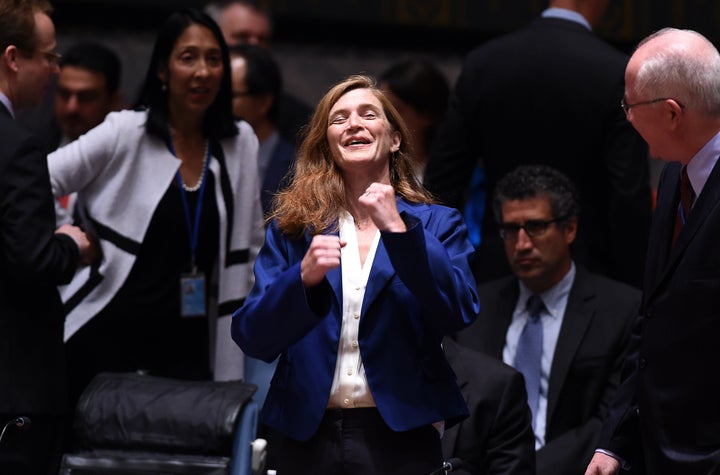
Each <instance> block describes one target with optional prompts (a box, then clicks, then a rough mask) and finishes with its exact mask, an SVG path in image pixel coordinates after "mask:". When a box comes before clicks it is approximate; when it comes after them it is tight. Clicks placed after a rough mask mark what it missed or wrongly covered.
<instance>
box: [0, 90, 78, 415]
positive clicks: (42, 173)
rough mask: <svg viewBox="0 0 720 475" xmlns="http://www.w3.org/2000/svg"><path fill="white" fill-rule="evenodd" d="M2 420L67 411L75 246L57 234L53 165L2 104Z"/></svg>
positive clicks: (0, 273) (71, 241)
mask: <svg viewBox="0 0 720 475" xmlns="http://www.w3.org/2000/svg"><path fill="white" fill-rule="evenodd" d="M0 144H2V146H0V413H5V414H8V413H9V414H15V413H17V414H18V415H21V414H23V413H35V414H36V413H60V412H63V410H64V409H65V400H64V391H65V366H64V353H63V313H62V309H61V306H60V296H59V294H58V291H57V287H56V286H57V285H58V284H61V283H67V282H69V281H70V279H71V278H72V276H73V274H74V272H75V268H76V265H77V260H78V249H77V246H76V245H75V242H74V241H73V240H72V238H70V237H69V236H67V235H58V234H54V231H55V211H54V206H53V197H52V194H51V192H50V178H49V176H48V169H47V160H46V157H45V154H44V153H43V152H42V151H41V148H40V145H39V143H38V141H37V140H36V139H35V138H34V137H33V136H32V135H31V134H30V133H29V132H27V131H26V130H25V129H23V128H22V127H21V126H19V125H18V124H17V123H16V122H15V121H14V120H13V119H12V117H11V116H10V113H9V112H8V111H7V109H5V107H4V106H2V105H1V104H0Z"/></svg>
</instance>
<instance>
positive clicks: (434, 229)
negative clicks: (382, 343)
mask: <svg viewBox="0 0 720 475" xmlns="http://www.w3.org/2000/svg"><path fill="white" fill-rule="evenodd" d="M430 209H431V211H430V216H429V218H428V219H427V221H426V223H425V224H423V222H422V221H421V220H420V219H419V218H418V217H416V216H413V215H412V214H410V213H411V211H410V212H405V211H403V212H401V216H402V218H403V220H404V221H405V224H406V226H407V228H408V229H407V231H406V232H404V233H390V232H385V231H383V232H382V233H381V236H382V240H383V244H384V245H385V247H386V249H387V252H388V256H389V257H390V262H391V263H392V266H393V268H394V269H395V272H397V275H398V277H400V280H402V282H403V283H404V284H405V285H406V286H407V288H408V289H409V290H410V292H411V293H412V294H413V296H414V297H415V298H416V299H417V300H418V301H419V302H420V304H421V306H422V308H423V309H424V310H425V311H423V312H422V315H423V316H424V317H425V318H426V321H425V323H426V324H427V325H428V327H429V328H431V329H432V330H433V332H434V333H435V334H436V335H438V336H443V335H447V334H449V333H452V332H455V331H459V330H461V329H463V328H465V327H466V326H468V325H470V324H471V323H472V322H473V321H475V318H476V317H477V314H478V313H479V312H480V300H479V298H478V296H477V285H476V284H475V278H474V277H473V274H472V271H471V270H470V259H471V258H472V256H473V254H474V252H475V250H474V248H473V247H472V244H470V241H468V239H467V228H466V227H465V224H464V223H463V220H462V216H461V215H460V213H459V212H458V211H457V210H454V209H451V208H446V207H444V206H438V205H432V206H431V207H430Z"/></svg>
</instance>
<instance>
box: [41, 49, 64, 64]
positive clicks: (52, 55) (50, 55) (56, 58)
mask: <svg viewBox="0 0 720 475" xmlns="http://www.w3.org/2000/svg"><path fill="white" fill-rule="evenodd" d="M40 54H42V55H43V56H45V61H47V62H48V65H49V66H50V67H51V68H54V67H55V66H57V65H58V64H59V63H60V58H62V55H61V54H60V53H56V52H55V51H40Z"/></svg>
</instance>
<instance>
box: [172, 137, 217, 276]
mask: <svg viewBox="0 0 720 475" xmlns="http://www.w3.org/2000/svg"><path fill="white" fill-rule="evenodd" d="M168 148H169V149H170V153H172V154H173V155H174V156H176V157H177V155H176V154H175V147H174V146H173V143H172V139H170V140H169V141H168ZM209 166H210V147H209V146H208V147H207V156H206V157H205V167H204V169H203V171H202V177H203V181H202V183H201V184H200V191H199V193H198V200H197V204H196V205H195V222H194V223H193V222H192V221H191V219H190V204H189V203H188V199H187V193H186V192H185V188H184V187H183V181H182V177H181V176H180V169H178V171H176V172H175V181H177V184H178V186H179V187H180V196H182V203H183V209H184V210H185V222H186V223H187V228H188V235H189V236H190V259H191V261H190V262H191V266H192V267H191V269H192V273H193V274H195V273H197V267H196V265H195V249H197V243H198V235H199V234H200V215H201V214H202V203H203V196H204V195H205V183H206V182H207V171H208V167H209Z"/></svg>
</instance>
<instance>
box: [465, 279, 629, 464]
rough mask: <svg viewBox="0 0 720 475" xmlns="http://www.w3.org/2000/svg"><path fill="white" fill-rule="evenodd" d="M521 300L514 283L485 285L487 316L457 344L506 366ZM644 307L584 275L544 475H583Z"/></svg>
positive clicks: (558, 352) (565, 342) (556, 365)
mask: <svg viewBox="0 0 720 475" xmlns="http://www.w3.org/2000/svg"><path fill="white" fill-rule="evenodd" d="M518 292H519V289H518V282H517V279H516V278H515V277H508V278H504V279H500V280H497V281H494V282H490V283H488V284H484V285H481V286H480V287H479V288H478V294H479V297H480V302H481V310H480V315H479V316H478V319H477V320H476V322H475V323H474V324H473V325H471V326H470V327H468V328H467V329H465V330H463V331H462V332H460V333H458V334H457V335H456V339H457V341H458V342H459V343H460V344H462V345H465V346H468V347H470V348H473V349H476V350H478V351H482V352H485V353H487V354H489V355H491V356H494V357H496V358H498V359H502V351H503V347H504V346H505V336H506V334H507V329H508V326H509V325H510V322H511V320H512V313H513V310H514V308H515V304H516V302H517V298H518ZM639 307H640V292H639V291H638V290H637V289H634V288H632V287H629V286H627V285H625V284H621V283H619V282H615V281H611V280H609V279H606V278H604V277H600V276H597V275H593V274H590V273H588V272H587V271H584V270H583V269H581V268H579V267H578V268H577V273H576V275H575V282H574V283H573V286H572V289H571V291H570V296H569V297H568V303H567V307H566V309H565V315H564V317H563V323H562V327H561V328H560V334H559V336H558V341H557V346H556V348H555V354H554V357H553V362H552V367H551V369H550V382H549V385H548V407H547V421H546V431H545V446H544V447H543V448H542V449H540V450H539V451H538V453H537V473H538V474H539V475H562V474H568V475H577V474H582V473H584V471H585V468H586V467H587V464H588V463H589V462H590V459H591V458H592V455H593V452H594V449H595V447H596V444H597V441H598V436H599V434H600V429H601V426H602V422H603V420H604V418H605V416H606V412H607V407H608V404H609V403H610V401H611V400H612V398H613V396H614V394H615V391H616V389H617V386H618V385H619V383H620V374H621V370H622V364H623V362H624V359H625V356H626V354H627V346H628V341H629V337H630V329H631V325H632V322H633V321H634V320H635V317H636V316H637V314H638V310H639Z"/></svg>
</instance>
